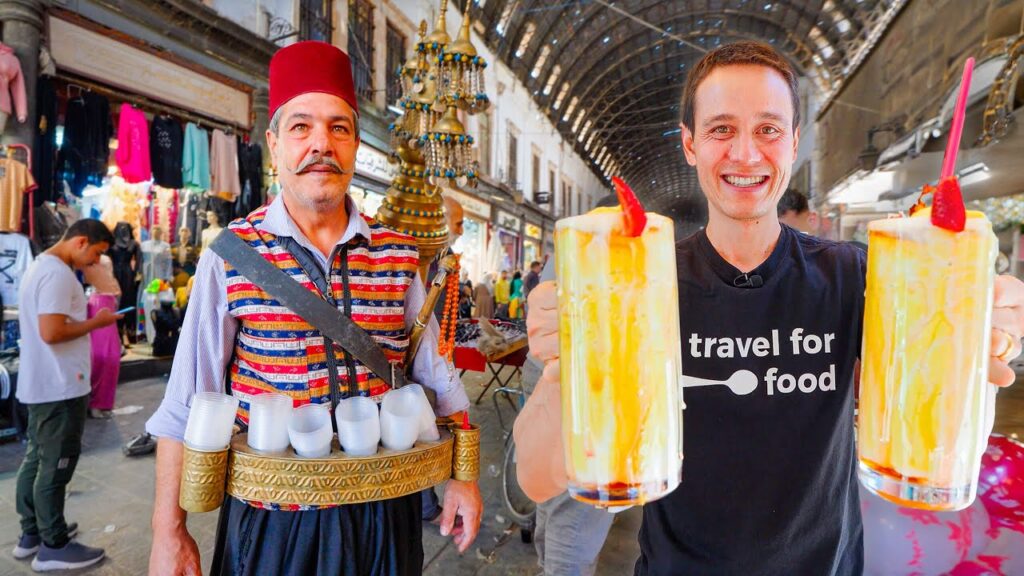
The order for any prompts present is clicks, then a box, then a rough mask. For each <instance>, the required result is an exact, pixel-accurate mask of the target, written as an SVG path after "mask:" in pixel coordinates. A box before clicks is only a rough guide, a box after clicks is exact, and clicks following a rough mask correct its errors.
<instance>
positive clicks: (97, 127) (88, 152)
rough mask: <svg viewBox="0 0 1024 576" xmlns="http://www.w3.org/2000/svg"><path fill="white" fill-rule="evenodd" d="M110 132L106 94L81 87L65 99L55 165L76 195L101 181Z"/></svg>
mask: <svg viewBox="0 0 1024 576" xmlns="http://www.w3.org/2000/svg"><path fill="white" fill-rule="evenodd" d="M112 134H113V127H112V124H111V121H110V102H108V101H107V99H106V98H104V97H103V96H100V95H98V94H94V93H92V92H89V91H84V92H79V93H78V94H77V95H76V96H75V97H73V98H70V99H69V100H68V104H67V111H66V112H65V113H64V140H63V142H62V144H61V147H60V152H59V154H58V156H57V166H58V168H57V169H58V171H59V172H60V175H61V178H62V179H63V180H66V181H67V182H68V184H69V186H70V188H71V193H72V194H74V195H75V196H81V195H82V190H83V189H84V188H85V187H86V185H88V184H94V185H96V186H99V185H101V184H102V183H103V177H104V176H105V175H106V173H107V162H108V159H109V157H110V137H111V135H112Z"/></svg>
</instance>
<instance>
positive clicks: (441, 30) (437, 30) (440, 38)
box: [427, 0, 452, 46]
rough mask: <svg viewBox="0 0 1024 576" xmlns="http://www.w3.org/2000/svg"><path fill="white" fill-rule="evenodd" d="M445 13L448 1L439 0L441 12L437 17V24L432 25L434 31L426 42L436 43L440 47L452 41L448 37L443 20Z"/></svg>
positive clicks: (446, 23)
mask: <svg viewBox="0 0 1024 576" xmlns="http://www.w3.org/2000/svg"><path fill="white" fill-rule="evenodd" d="M447 11H448V0H441V11H440V12H439V13H438V15H437V24H436V25H434V31H433V32H431V33H430V37H429V38H427V40H428V41H430V42H437V43H438V44H440V45H441V46H447V45H448V43H449V42H451V41H452V39H451V36H448V22H447V21H446V20H445V18H444V13H445V12H447Z"/></svg>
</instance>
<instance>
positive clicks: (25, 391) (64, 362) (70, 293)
mask: <svg viewBox="0 0 1024 576" xmlns="http://www.w3.org/2000/svg"><path fill="white" fill-rule="evenodd" d="M18 301H19V305H20V309H19V311H18V323H19V327H20V329H21V362H20V363H19V372H18V400H20V401H21V402H22V403H23V404H41V403H43V402H56V401H58V400H68V399H70V398H78V397H80V396H85V395H86V394H88V393H89V392H90V390H91V386H90V384H89V371H90V368H91V359H90V357H89V351H90V348H89V335H88V334H86V335H84V336H82V337H80V338H76V339H74V340H70V341H68V342H61V343H60V344H47V343H46V342H43V338H42V337H41V336H40V335H39V315H40V314H64V315H65V316H67V317H68V319H69V320H71V321H72V322H82V321H84V320H85V319H86V313H87V307H86V299H85V291H84V290H82V285H81V284H79V282H78V278H76V277H75V273H74V272H73V271H72V270H71V267H70V266H68V265H67V264H65V263H64V262H63V261H62V260H61V259H60V258H57V257H56V256H51V255H49V254H40V255H39V257H38V258H36V260H35V262H33V263H32V265H31V266H29V268H28V272H26V273H25V278H24V279H23V280H22V282H21V294H20V297H19V299H18Z"/></svg>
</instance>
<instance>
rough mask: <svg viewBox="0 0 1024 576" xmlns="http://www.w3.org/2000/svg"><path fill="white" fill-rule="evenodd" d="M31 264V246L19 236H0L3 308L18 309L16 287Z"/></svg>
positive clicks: (0, 289)
mask: <svg viewBox="0 0 1024 576" xmlns="http://www.w3.org/2000/svg"><path fill="white" fill-rule="evenodd" d="M31 263H32V246H31V245H29V242H28V238H26V237H25V236H23V235H21V234H14V233H10V234H0V298H3V302H4V306H9V307H11V308H17V307H18V286H20V285H21V279H22V278H23V277H24V276H25V271H26V270H28V265H29V264H31Z"/></svg>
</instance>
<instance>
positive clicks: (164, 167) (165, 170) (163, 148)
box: [149, 115, 185, 188]
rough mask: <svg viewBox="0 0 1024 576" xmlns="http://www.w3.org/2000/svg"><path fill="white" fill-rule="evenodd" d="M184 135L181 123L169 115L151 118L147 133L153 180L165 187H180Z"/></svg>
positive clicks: (182, 184) (181, 183) (181, 184)
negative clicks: (148, 132) (151, 121)
mask: <svg viewBox="0 0 1024 576" xmlns="http://www.w3.org/2000/svg"><path fill="white" fill-rule="evenodd" d="M184 139H185V135H184V132H183V131H182V129H181V123H179V122H178V121H177V120H175V119H174V118H171V117H170V116H165V115H161V116H157V117H156V118H153V123H152V124H151V125H150V134H149V156H150V164H151V165H152V168H153V181H154V182H156V183H157V184H159V185H160V186H163V187H165V188H181V187H182V186H184V183H183V182H182V178H181V176H182V171H181V160H182V154H184V150H183V147H184Z"/></svg>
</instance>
